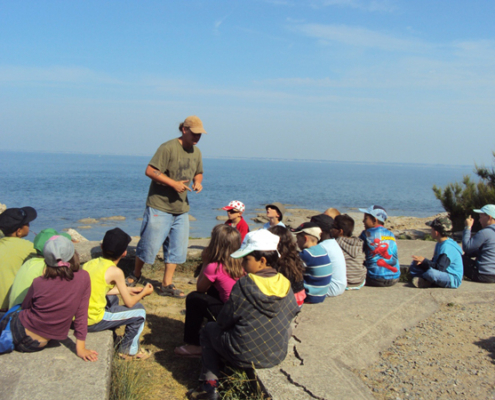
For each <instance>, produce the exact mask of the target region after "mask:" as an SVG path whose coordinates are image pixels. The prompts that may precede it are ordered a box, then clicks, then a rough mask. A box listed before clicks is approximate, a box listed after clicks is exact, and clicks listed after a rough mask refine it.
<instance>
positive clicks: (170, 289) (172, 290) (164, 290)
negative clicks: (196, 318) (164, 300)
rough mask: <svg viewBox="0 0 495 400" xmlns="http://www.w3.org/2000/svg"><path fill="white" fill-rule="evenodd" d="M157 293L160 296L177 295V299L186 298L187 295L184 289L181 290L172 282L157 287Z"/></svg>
mask: <svg viewBox="0 0 495 400" xmlns="http://www.w3.org/2000/svg"><path fill="white" fill-rule="evenodd" d="M156 293H157V294H158V295H159V296H170V297H175V298H176V299H185V298H186V295H185V294H184V292H182V290H179V289H177V288H176V287H175V285H174V284H173V283H171V284H170V285H168V286H163V285H162V286H160V287H159V288H157V289H156Z"/></svg>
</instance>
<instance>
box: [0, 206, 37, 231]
mask: <svg viewBox="0 0 495 400" xmlns="http://www.w3.org/2000/svg"><path fill="white" fill-rule="evenodd" d="M37 216H38V214H37V213H36V210H35V209H34V208H33V207H22V208H7V209H6V210H5V211H4V212H3V213H1V214H0V229H1V230H2V231H3V232H4V233H5V234H6V235H10V234H11V233H13V232H15V231H16V230H17V229H19V228H21V227H23V226H24V225H27V224H29V223H30V222H31V221H33V220H35V219H36V217H37Z"/></svg>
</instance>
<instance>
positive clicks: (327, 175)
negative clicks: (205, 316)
mask: <svg viewBox="0 0 495 400" xmlns="http://www.w3.org/2000/svg"><path fill="white" fill-rule="evenodd" d="M151 156H152V155H150V157H133V156H98V155H81V154H46V153H43V154H41V153H40V154H37V153H14V152H0V203H4V204H6V205H7V206H8V207H22V206H27V205H29V206H32V207H34V208H36V210H37V211H38V218H37V219H36V220H35V221H34V222H33V223H32V224H31V229H32V231H34V232H39V231H40V230H41V229H44V228H48V227H52V228H55V229H64V228H75V229H76V230H79V231H80V233H81V234H83V235H84V236H86V237H87V238H88V239H90V240H100V239H101V238H102V237H103V234H104V232H105V231H106V230H107V229H110V228H112V227H114V226H119V227H121V228H122V229H124V230H125V231H126V232H128V233H129V234H130V235H139V228H140V226H141V221H140V220H139V219H140V218H141V217H142V214H143V211H144V207H145V201H146V195H147V192H148V187H149V178H147V177H146V176H145V175H144V170H145V168H146V165H147V163H148V161H149V159H150V158H151ZM203 162H204V169H205V176H204V180H203V187H204V189H203V191H202V192H201V193H199V194H196V193H191V194H190V195H189V201H190V204H191V215H193V216H194V217H195V218H197V221H194V222H192V223H191V232H190V236H192V237H206V236H209V235H210V232H211V229H212V227H213V226H214V225H215V224H217V223H218V221H217V220H216V219H215V217H216V216H217V215H224V211H221V210H218V208H220V207H222V206H224V205H226V204H227V203H228V202H229V201H230V200H241V201H242V202H244V204H246V207H247V211H246V213H245V217H246V219H247V220H248V222H252V221H250V218H251V217H253V216H254V215H255V214H256V212H257V211H255V210H256V209H260V208H263V206H264V204H267V203H269V202H273V201H279V202H282V203H284V204H290V205H293V206H295V207H299V208H309V209H316V210H322V211H323V210H325V209H326V208H328V207H336V208H338V209H340V210H341V211H342V210H349V209H352V208H357V207H367V206H369V205H371V204H379V205H381V206H383V207H385V208H386V209H387V211H388V212H389V214H390V215H410V216H429V215H433V214H436V213H438V212H441V211H443V209H442V207H441V205H440V202H439V201H438V200H437V199H436V198H435V196H434V194H433V191H432V190H431V187H432V186H433V184H437V185H440V186H444V185H446V184H447V183H449V182H454V181H460V180H461V179H462V177H463V175H466V174H471V173H472V170H473V167H472V166H444V165H422V164H383V163H382V164H372V163H342V162H315V161H307V162H306V161H269V160H231V159H208V158H206V159H204V160H203ZM114 215H123V216H125V217H126V220H125V221H122V222H120V221H119V222H115V221H109V222H107V223H106V224H103V223H100V224H95V225H92V229H87V230H86V229H84V230H83V229H78V227H79V226H81V225H83V224H81V223H78V222H77V221H78V220H79V219H82V218H87V217H91V218H101V217H109V216H114ZM29 238H30V239H31V240H32V239H33V236H32V235H30V236H29Z"/></svg>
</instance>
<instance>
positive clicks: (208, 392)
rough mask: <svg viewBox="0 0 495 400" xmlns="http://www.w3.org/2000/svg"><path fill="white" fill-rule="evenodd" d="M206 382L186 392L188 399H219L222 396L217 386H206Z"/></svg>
mask: <svg viewBox="0 0 495 400" xmlns="http://www.w3.org/2000/svg"><path fill="white" fill-rule="evenodd" d="M205 386H206V385H205V384H204V383H203V384H201V385H199V386H198V387H197V388H196V389H193V390H190V391H189V392H187V393H186V396H187V398H188V399H191V400H200V399H202V400H203V399H204V400H218V399H219V398H220V396H219V394H218V390H217V388H216V387H209V388H207V389H206V388H205Z"/></svg>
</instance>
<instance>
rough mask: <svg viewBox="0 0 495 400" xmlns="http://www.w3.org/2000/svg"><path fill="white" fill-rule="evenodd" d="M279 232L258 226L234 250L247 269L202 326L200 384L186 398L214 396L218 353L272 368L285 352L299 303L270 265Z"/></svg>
mask: <svg viewBox="0 0 495 400" xmlns="http://www.w3.org/2000/svg"><path fill="white" fill-rule="evenodd" d="M278 242H279V237H278V236H276V235H274V234H273V233H271V232H269V231H267V230H265V229H260V230H258V231H255V232H250V233H248V234H247V235H246V239H245V240H244V242H243V244H242V246H241V248H240V249H239V250H237V251H236V252H235V253H233V254H232V255H231V256H232V257H234V258H242V259H243V260H242V267H243V268H244V270H245V271H246V273H247V275H246V276H244V277H242V278H241V279H239V280H238V281H237V283H236V284H235V285H234V287H233V288H232V292H231V294H230V298H229V300H228V301H227V302H226V303H225V305H224V306H223V309H222V311H221V312H220V314H219V315H218V318H217V320H216V322H209V323H208V324H206V326H205V328H204V329H203V330H202V332H201V346H202V348H203V352H202V360H203V362H202V371H201V376H200V383H201V384H200V386H199V387H198V388H197V389H195V390H194V391H190V392H189V393H188V397H189V398H190V399H199V398H201V399H218V398H219V395H218V391H217V387H218V377H219V374H220V370H219V365H220V359H221V358H223V359H225V360H226V361H227V362H228V363H229V364H231V365H234V366H237V367H240V368H252V367H254V368H271V367H273V366H275V365H277V364H279V363H281V362H282V361H283V360H284V359H285V356H286V355H287V346H288V341H289V336H290V333H289V328H290V322H291V321H292V319H293V318H294V317H295V316H296V315H297V313H298V312H299V306H298V305H297V302H296V299H295V297H294V294H293V292H292V289H291V287H290V282H289V281H288V280H287V278H285V277H284V276H283V275H282V274H280V273H278V272H277V271H276V269H275V268H274V267H275V266H276V263H277V260H278V258H279V254H278V251H277V245H278Z"/></svg>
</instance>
